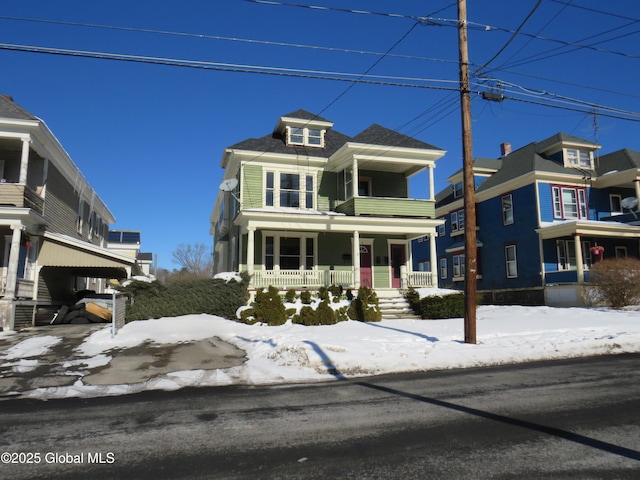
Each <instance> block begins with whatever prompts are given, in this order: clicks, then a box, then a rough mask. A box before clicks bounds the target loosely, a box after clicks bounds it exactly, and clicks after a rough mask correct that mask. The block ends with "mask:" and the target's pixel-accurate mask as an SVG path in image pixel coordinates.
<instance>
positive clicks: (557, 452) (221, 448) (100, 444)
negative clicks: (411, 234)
mask: <svg viewBox="0 0 640 480" xmlns="http://www.w3.org/2000/svg"><path fill="white" fill-rule="evenodd" d="M638 367H640V355H618V356H608V357H597V358H588V359H572V360H562V361H553V362H540V363H531V364H523V365H513V366H502V367H491V368H477V369H467V370H455V371H454V370H451V371H442V372H430V373H423V374H411V375H395V376H386V377H370V378H362V379H350V380H340V381H335V382H330V383H322V384H316V385H299V386H273V387H255V388H254V387H218V388H202V389H189V390H181V391H176V392H148V393H143V394H139V395H130V396H122V397H105V398H98V399H66V400H55V401H48V402H41V401H31V400H28V401H27V400H22V401H21V400H7V401H2V402H0V432H1V442H0V443H1V448H0V452H2V462H3V464H2V465H0V476H1V477H2V478H12V479H36V478H52V479H53V478H56V479H72V478H78V479H79V478H105V479H106V478H131V479H144V478H154V479H158V478H167V479H172V478H190V479H199V478H202V479H204V478H211V479H217V478H251V479H255V478H265V479H271V478H301V479H303V478H353V479H356V478H357V479H363V478H371V479H373V478H376V479H378V478H379V479H388V478H421V479H426V478H433V479H448V478H451V479H454V478H455V479H479V478H504V479H507V478H509V479H513V478H532V479H533V478H535V479H540V478H553V479H563V478H571V479H608V478H611V479H613V478H616V479H625V478H629V479H632V478H634V479H635V478H638V475H639V474H640V370H639V368H638Z"/></svg>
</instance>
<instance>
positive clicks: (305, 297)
mask: <svg viewBox="0 0 640 480" xmlns="http://www.w3.org/2000/svg"><path fill="white" fill-rule="evenodd" d="M300 301H301V302H302V303H303V304H304V305H309V304H311V292H310V291H309V290H303V291H302V292H300Z"/></svg>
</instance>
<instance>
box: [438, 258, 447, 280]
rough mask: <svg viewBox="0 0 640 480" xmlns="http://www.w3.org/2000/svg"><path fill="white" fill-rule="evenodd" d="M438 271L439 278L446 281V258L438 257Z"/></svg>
mask: <svg viewBox="0 0 640 480" xmlns="http://www.w3.org/2000/svg"><path fill="white" fill-rule="evenodd" d="M439 270H440V278H442V279H446V278H447V275H448V274H449V272H448V268H447V257H440V264H439Z"/></svg>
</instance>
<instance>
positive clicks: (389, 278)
mask: <svg viewBox="0 0 640 480" xmlns="http://www.w3.org/2000/svg"><path fill="white" fill-rule="evenodd" d="M236 221H237V223H239V224H240V225H238V226H239V227H240V229H241V233H242V235H240V236H239V238H240V245H239V246H238V247H239V248H238V252H239V253H238V257H239V258H238V262H237V265H238V268H239V269H240V270H245V271H247V272H248V273H249V274H250V277H251V280H250V285H249V286H250V288H261V287H267V286H269V285H273V286H275V287H278V288H279V289H281V290H282V289H290V288H294V289H299V288H300V289H301V288H318V287H321V286H330V285H339V286H342V287H343V288H351V289H357V288H359V287H360V286H368V287H371V288H374V289H406V288H409V287H430V286H434V285H435V284H436V282H437V276H436V273H435V272H433V271H428V272H424V271H413V270H412V269H411V265H412V263H413V262H412V251H411V240H412V239H414V238H417V237H422V236H425V235H426V236H428V237H429V241H430V248H431V249H432V250H433V255H434V256H435V248H436V246H435V235H436V228H437V225H438V224H439V223H441V221H439V220H433V219H427V218H419V219H415V218H414V219H408V218H375V217H353V216H347V215H341V214H339V213H333V212H324V213H323V214H322V215H319V214H317V213H306V212H299V211H298V212H295V213H294V212H292V214H291V215H289V216H287V217H286V218H283V216H282V214H280V215H279V216H278V217H277V219H276V218H273V217H272V214H270V213H268V212H264V211H247V210H245V211H243V212H242V213H241V214H240V215H239V217H238V218H237V219H236ZM434 266H435V265H434Z"/></svg>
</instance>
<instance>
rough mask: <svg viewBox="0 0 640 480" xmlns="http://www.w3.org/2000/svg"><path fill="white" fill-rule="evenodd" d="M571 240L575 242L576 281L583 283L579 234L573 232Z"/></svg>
mask: <svg viewBox="0 0 640 480" xmlns="http://www.w3.org/2000/svg"><path fill="white" fill-rule="evenodd" d="M573 240H574V242H575V244H576V272H577V274H578V283H584V263H582V242H581V241H580V235H579V234H577V233H576V234H575V235H574V236H573Z"/></svg>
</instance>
